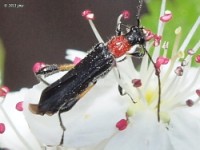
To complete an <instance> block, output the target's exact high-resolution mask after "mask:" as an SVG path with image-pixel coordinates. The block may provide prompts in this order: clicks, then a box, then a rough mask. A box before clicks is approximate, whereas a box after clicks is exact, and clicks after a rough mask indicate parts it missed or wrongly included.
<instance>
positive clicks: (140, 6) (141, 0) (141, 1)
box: [136, 0, 143, 27]
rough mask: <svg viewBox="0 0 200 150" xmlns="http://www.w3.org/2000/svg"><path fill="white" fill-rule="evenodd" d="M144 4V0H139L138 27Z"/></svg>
mask: <svg viewBox="0 0 200 150" xmlns="http://www.w3.org/2000/svg"><path fill="white" fill-rule="evenodd" d="M142 4H143V0H139V5H138V6H137V15H136V19H137V26H138V27H140V14H141V9H142Z"/></svg>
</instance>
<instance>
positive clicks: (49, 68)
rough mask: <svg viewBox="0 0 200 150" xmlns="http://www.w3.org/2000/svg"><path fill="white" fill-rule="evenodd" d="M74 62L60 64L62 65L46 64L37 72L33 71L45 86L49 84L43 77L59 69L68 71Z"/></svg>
mask: <svg viewBox="0 0 200 150" xmlns="http://www.w3.org/2000/svg"><path fill="white" fill-rule="evenodd" d="M74 66H75V65H74V64H62V65H56V64H52V65H46V66H45V67H43V68H41V69H40V70H39V71H38V72H36V73H35V76H36V78H37V79H38V81H41V82H43V83H44V84H46V85H47V86H49V85H50V83H48V82H47V81H45V80H44V79H43V77H44V78H46V77H48V76H50V75H53V74H55V73H57V72H60V71H69V70H71V69H72V68H74Z"/></svg>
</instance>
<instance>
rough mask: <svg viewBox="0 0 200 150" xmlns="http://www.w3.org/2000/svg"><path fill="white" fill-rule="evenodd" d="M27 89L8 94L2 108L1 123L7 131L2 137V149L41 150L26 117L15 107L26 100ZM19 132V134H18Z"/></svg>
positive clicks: (0, 137) (0, 113)
mask: <svg viewBox="0 0 200 150" xmlns="http://www.w3.org/2000/svg"><path fill="white" fill-rule="evenodd" d="M26 92H27V89H22V90H21V91H19V92H11V93H8V94H7V96H6V98H5V99H4V100H3V103H2V105H1V108H0V118H1V122H4V124H5V127H6V130H5V132H4V133H3V134H1V135H0V145H1V147H6V148H8V149H24V150H25V149H29V150H34V149H38V150H39V149H41V148H40V145H39V143H38V142H37V140H36V139H35V137H34V136H33V134H32V132H31V131H30V129H29V127H28V125H27V122H26V120H25V118H24V115H23V113H22V112H21V111H18V110H17V109H16V108H15V107H16V104H17V103H18V102H20V101H22V100H23V99H24V95H25V94H26ZM16 131H17V132H16Z"/></svg>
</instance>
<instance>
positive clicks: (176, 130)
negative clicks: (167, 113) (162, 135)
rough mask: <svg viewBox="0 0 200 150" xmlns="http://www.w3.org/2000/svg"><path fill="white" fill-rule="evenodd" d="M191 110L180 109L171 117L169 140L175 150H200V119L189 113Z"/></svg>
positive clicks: (199, 112)
mask: <svg viewBox="0 0 200 150" xmlns="http://www.w3.org/2000/svg"><path fill="white" fill-rule="evenodd" d="M191 108H193V107H190V108H188V109H186V108H185V109H184V110H180V109H179V110H177V111H174V112H173V114H172V115H171V121H170V127H169V138H170V141H171V143H172V145H173V147H174V148H173V149H174V150H180V149H181V150H188V149H192V150H199V138H200V118H199V117H198V118H197V117H196V116H194V115H191V113H188V111H190V109H191ZM198 114H200V111H198Z"/></svg>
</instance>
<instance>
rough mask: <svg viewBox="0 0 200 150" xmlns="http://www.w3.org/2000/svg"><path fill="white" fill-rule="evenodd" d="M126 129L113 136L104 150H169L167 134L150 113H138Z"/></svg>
mask: <svg viewBox="0 0 200 150" xmlns="http://www.w3.org/2000/svg"><path fill="white" fill-rule="evenodd" d="M132 119H133V120H131V123H130V125H129V126H128V128H127V129H125V130H123V131H121V132H119V133H118V134H117V135H116V136H114V137H113V138H112V139H111V140H110V141H109V143H108V145H107V146H106V147H105V150H113V149H114V150H122V149H124V150H133V149H136V150H169V149H171V148H172V147H171V144H170V142H169V140H168V137H167V132H166V129H165V128H164V126H162V124H160V123H158V122H157V120H156V116H155V114H153V113H152V112H150V111H146V112H143V113H138V114H137V115H135V117H133V118H132Z"/></svg>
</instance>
